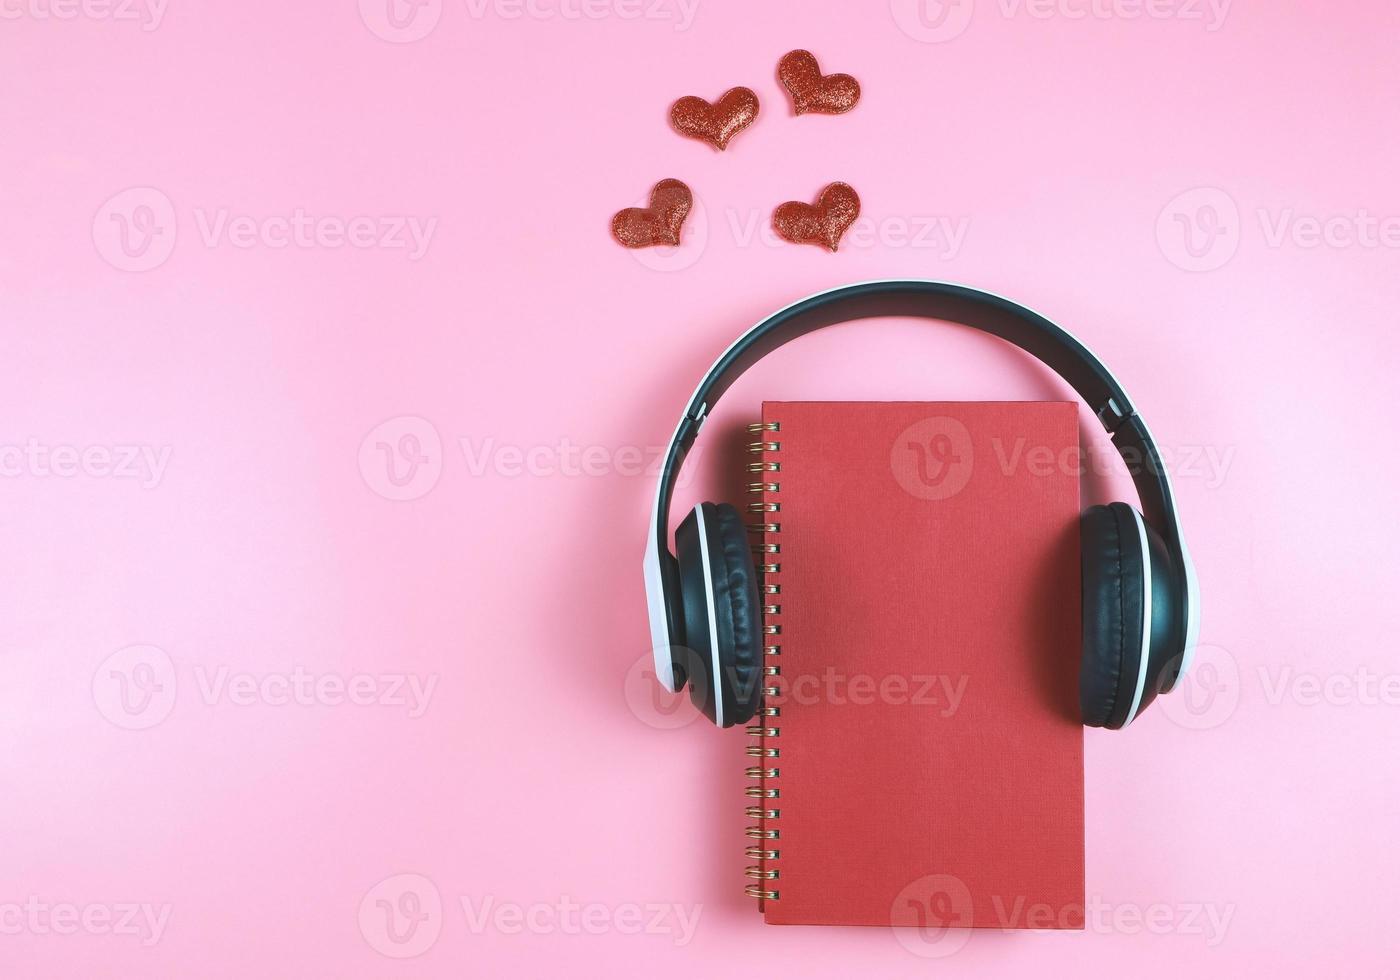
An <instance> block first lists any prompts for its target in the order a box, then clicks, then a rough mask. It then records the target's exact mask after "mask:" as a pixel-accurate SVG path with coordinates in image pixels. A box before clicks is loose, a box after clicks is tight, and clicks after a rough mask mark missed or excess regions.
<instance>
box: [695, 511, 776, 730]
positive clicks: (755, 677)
mask: <svg viewBox="0 0 1400 980" xmlns="http://www.w3.org/2000/svg"><path fill="white" fill-rule="evenodd" d="M676 558H677V562H678V564H679V566H680V586H681V600H682V616H681V618H682V620H683V622H684V626H685V629H684V635H685V659H686V662H687V669H686V675H687V677H688V678H689V680H690V699H691V701H692V702H694V704H695V706H696V707H697V708H699V709H700V710H701V711H702V712H704V714H705V715H706V717H708V718H709V719H710V720H711V721H714V722H717V723H718V724H720V725H722V726H723V727H725V728H728V727H729V726H731V725H738V724H742V723H744V722H746V721H748V720H749V719H750V718H752V717H753V715H754V712H755V711H757V710H758V703H759V699H760V697H761V695H762V690H761V683H762V671H761V669H760V668H761V664H762V649H763V647H762V635H763V621H762V610H761V608H760V606H759V599H758V575H757V571H756V570H755V568H754V564H753V559H752V557H751V556H750V553H749V540H748V534H747V531H746V529H745V527H744V522H743V518H741V517H740V516H739V512H738V511H737V510H735V509H734V508H733V507H732V506H730V505H729V504H718V505H716V504H710V503H704V504H700V505H699V506H697V507H696V508H695V509H694V510H692V511H691V512H690V513H689V514H687V515H686V517H685V519H684V520H683V521H681V523H680V525H679V527H677V528H676Z"/></svg>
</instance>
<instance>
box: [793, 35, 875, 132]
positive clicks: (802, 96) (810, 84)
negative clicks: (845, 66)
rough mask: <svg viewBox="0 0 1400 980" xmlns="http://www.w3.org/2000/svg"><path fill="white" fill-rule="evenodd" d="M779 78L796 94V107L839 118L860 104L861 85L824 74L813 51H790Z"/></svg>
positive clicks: (842, 75) (798, 112)
mask: <svg viewBox="0 0 1400 980" xmlns="http://www.w3.org/2000/svg"><path fill="white" fill-rule="evenodd" d="M778 79H779V81H781V82H782V83H783V86H784V87H785V88H786V89H787V90H788V92H789V93H790V94H791V95H792V108H793V111H794V112H796V113H797V114H798V115H799V116H800V115H802V114H803V113H804V112H824V113H826V114H828V115H836V114H838V113H842V112H850V111H851V110H852V109H854V108H855V105H856V103H857V102H859V101H860V82H858V81H856V80H855V79H854V78H852V77H851V76H850V75H844V74H839V75H823V74H822V70H821V68H820V67H818V65H817V59H816V57H815V56H814V55H813V54H812V52H810V51H803V50H801V49H798V50H797V51H789V52H788V53H787V54H785V55H783V58H782V60H781V61H779V62H778Z"/></svg>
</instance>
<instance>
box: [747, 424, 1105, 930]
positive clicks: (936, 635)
mask: <svg viewBox="0 0 1400 980" xmlns="http://www.w3.org/2000/svg"><path fill="white" fill-rule="evenodd" d="M1077 426H1078V418H1077V410H1076V406H1075V405H1073V404H1072V403H1068V402H1055V403H1031V402H1000V403H928V402H859V403H856V402H845V403H843V402H765V403H764V406H763V428H762V429H761V430H760V431H761V434H760V435H758V436H755V437H754V438H755V439H756V440H760V441H758V442H755V443H754V444H751V445H750V447H749V448H750V452H751V453H752V454H753V455H751V456H750V457H749V467H748V469H749V480H751V481H761V483H756V485H751V490H753V492H754V493H755V496H754V497H753V498H752V502H751V503H750V505H749V510H750V511H751V515H750V516H751V518H752V519H753V520H754V521H755V523H756V524H757V525H758V527H757V528H756V530H755V535H756V536H755V539H754V540H755V543H757V542H758V541H759V540H760V537H759V536H760V535H761V540H762V543H763V545H764V546H765V547H764V549H763V552H764V553H762V554H761V556H760V558H759V559H758V560H759V561H760V563H761V566H760V571H761V573H762V575H761V581H762V582H763V585H762V587H761V591H763V593H764V595H763V596H762V598H763V601H764V603H765V604H766V605H767V609H766V611H765V616H764V622H765V624H766V627H767V630H768V635H766V636H765V638H764V639H765V641H766V642H767V644H768V646H767V652H766V655H765V665H766V666H767V667H768V668H769V670H768V673H769V675H770V676H768V677H766V678H765V680H766V681H767V682H768V684H769V685H771V686H770V690H769V691H768V694H767V696H766V699H765V707H764V714H763V715H762V716H760V717H759V718H756V719H755V720H754V722H753V724H752V726H751V727H750V729H749V732H750V734H751V735H753V736H754V737H755V738H754V744H753V745H752V746H751V747H750V748H749V755H750V756H751V758H750V760H749V761H750V762H751V763H755V765H754V766H753V767H751V768H750V770H749V775H750V777H751V778H753V779H754V780H756V782H755V783H754V785H753V786H752V787H751V788H750V789H749V791H748V794H749V796H750V799H749V801H748V802H749V803H750V807H749V816H750V817H751V818H753V820H752V821H751V822H752V823H753V826H751V827H750V828H749V830H748V837H749V841H748V843H749V845H750V846H749V850H748V854H749V857H750V858H751V859H752V863H753V866H752V867H750V869H749V872H748V874H749V877H750V879H752V880H751V883H750V893H751V894H753V895H755V897H758V898H759V899H760V903H761V907H762V909H763V914H764V917H765V919H766V920H767V921H768V922H770V923H778V924H847V925H884V926H889V925H910V926H921V927H925V928H941V927H946V926H955V927H964V926H967V927H995V928H1083V922H1084V760H1083V730H1082V728H1081V726H1080V722H1079V702H1078V670H1079V638H1080V632H1079V618H1080V613H1079V532H1078V528H1079V479H1078V446H1079V442H1078V427H1077ZM760 473H761V474H762V475H761V477H760V476H757V475H756V474H760Z"/></svg>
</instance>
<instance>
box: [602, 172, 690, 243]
mask: <svg viewBox="0 0 1400 980" xmlns="http://www.w3.org/2000/svg"><path fill="white" fill-rule="evenodd" d="M690 204H691V195H690V188H689V187H687V186H685V184H683V183H681V182H680V181H679V180H676V179H675V178H674V177H668V178H666V179H665V180H663V181H661V182H660V183H658V184H657V185H656V186H655V187H653V188H652V189H651V200H650V201H649V203H648V204H647V206H646V207H644V208H623V209H622V210H621V211H619V212H617V214H615V215H613V219H612V233H613V237H614V238H616V239H617V241H618V243H619V244H621V245H625V246H627V247H628V248H647V247H648V246H651V245H679V244H680V243H681V225H682V224H684V223H685V216H686V215H688V214H690Z"/></svg>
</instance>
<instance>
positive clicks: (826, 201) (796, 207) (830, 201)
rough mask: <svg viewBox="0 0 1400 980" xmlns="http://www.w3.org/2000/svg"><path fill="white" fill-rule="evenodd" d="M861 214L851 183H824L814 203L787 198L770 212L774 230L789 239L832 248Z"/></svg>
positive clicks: (799, 242) (834, 249) (834, 247)
mask: <svg viewBox="0 0 1400 980" xmlns="http://www.w3.org/2000/svg"><path fill="white" fill-rule="evenodd" d="M858 217H860V198H859V197H858V196H857V195H856V192H855V190H854V189H853V188H852V187H851V185H850V184H843V183H841V182H840V181H837V182H836V183H834V184H827V185H826V186H825V187H823V188H822V192H821V193H820V194H818V195H817V202H816V203H815V204H803V203H802V202H801V201H788V202H786V203H785V204H779V205H778V208H777V210H776V211H774V212H773V230H774V231H776V232H777V233H778V234H779V235H780V236H782V237H783V238H785V239H787V240H788V241H790V242H795V243H797V244H799V245H800V244H811V245H824V246H826V247H827V248H828V249H830V250H831V251H833V252H834V251H836V246H837V245H838V244H840V242H841V236H842V235H844V234H845V233H846V229H847V228H849V227H851V224H852V223H853V222H854V221H855V220H856V218H858Z"/></svg>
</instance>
